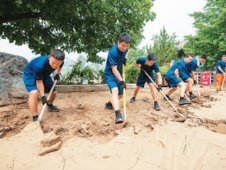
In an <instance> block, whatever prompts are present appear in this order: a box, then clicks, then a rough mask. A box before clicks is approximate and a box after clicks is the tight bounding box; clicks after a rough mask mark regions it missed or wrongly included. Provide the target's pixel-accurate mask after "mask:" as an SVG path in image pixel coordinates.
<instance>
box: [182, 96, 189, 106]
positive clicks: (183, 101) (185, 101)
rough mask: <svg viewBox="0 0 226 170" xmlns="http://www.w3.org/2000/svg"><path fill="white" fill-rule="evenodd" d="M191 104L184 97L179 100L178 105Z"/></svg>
mask: <svg viewBox="0 0 226 170" xmlns="http://www.w3.org/2000/svg"><path fill="white" fill-rule="evenodd" d="M185 104H191V102H190V101H188V100H186V99H185V98H184V97H183V98H180V100H179V105H185Z"/></svg>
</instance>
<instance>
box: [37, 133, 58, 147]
mask: <svg viewBox="0 0 226 170" xmlns="http://www.w3.org/2000/svg"><path fill="white" fill-rule="evenodd" d="M59 141H60V136H57V135H55V133H54V132H53V131H52V132H50V133H46V134H44V138H43V139H42V140H41V145H42V146H44V147H46V146H47V147H49V146H51V145H54V144H56V143H58V142H59Z"/></svg>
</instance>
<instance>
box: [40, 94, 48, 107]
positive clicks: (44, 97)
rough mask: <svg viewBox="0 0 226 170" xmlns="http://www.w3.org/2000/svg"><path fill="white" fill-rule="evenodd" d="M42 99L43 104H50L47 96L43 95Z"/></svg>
mask: <svg viewBox="0 0 226 170" xmlns="http://www.w3.org/2000/svg"><path fill="white" fill-rule="evenodd" d="M41 99H42V104H43V105H44V104H48V100H47V98H46V96H42V97H41Z"/></svg>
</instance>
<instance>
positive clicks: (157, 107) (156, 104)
mask: <svg viewBox="0 0 226 170" xmlns="http://www.w3.org/2000/svg"><path fill="white" fill-rule="evenodd" d="M154 109H155V110H156V111H159V110H160V107H159V104H158V102H155V103H154Z"/></svg>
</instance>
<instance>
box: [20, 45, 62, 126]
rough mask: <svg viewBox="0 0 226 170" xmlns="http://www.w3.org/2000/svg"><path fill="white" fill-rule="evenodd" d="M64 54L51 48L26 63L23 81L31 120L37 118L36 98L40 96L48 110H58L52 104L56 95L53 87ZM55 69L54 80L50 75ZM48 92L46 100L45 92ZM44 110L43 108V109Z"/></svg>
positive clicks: (58, 77)
mask: <svg viewBox="0 0 226 170" xmlns="http://www.w3.org/2000/svg"><path fill="white" fill-rule="evenodd" d="M64 58H65V54H64V52H63V51H61V50H59V49H52V50H51V52H50V55H49V56H40V57H37V58H35V59H33V60H31V62H30V63H28V64H27V65H26V66H25V69H24V74H23V81H24V84H25V87H26V89H27V91H28V92H29V99H28V105H29V110H30V112H31V114H32V119H33V122H35V121H37V120H41V119H39V115H38V98H39V96H40V97H41V100H42V104H43V105H44V106H46V105H47V108H48V110H49V111H50V112H59V111H60V110H59V109H58V108H57V107H56V106H54V105H53V101H54V99H55V97H56V88H55V87H54V86H55V84H56V82H57V80H59V79H60V76H59V75H60V71H61V68H62V66H63V64H64ZM54 71H55V73H56V74H55V76H54V80H55V83H54V82H53V80H52V78H51V77H50V75H51V73H53V72H54ZM51 88H52V93H50V96H49V100H47V98H46V96H45V93H49V92H50V90H51ZM43 111H44V110H43ZM43 111H42V113H43Z"/></svg>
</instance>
